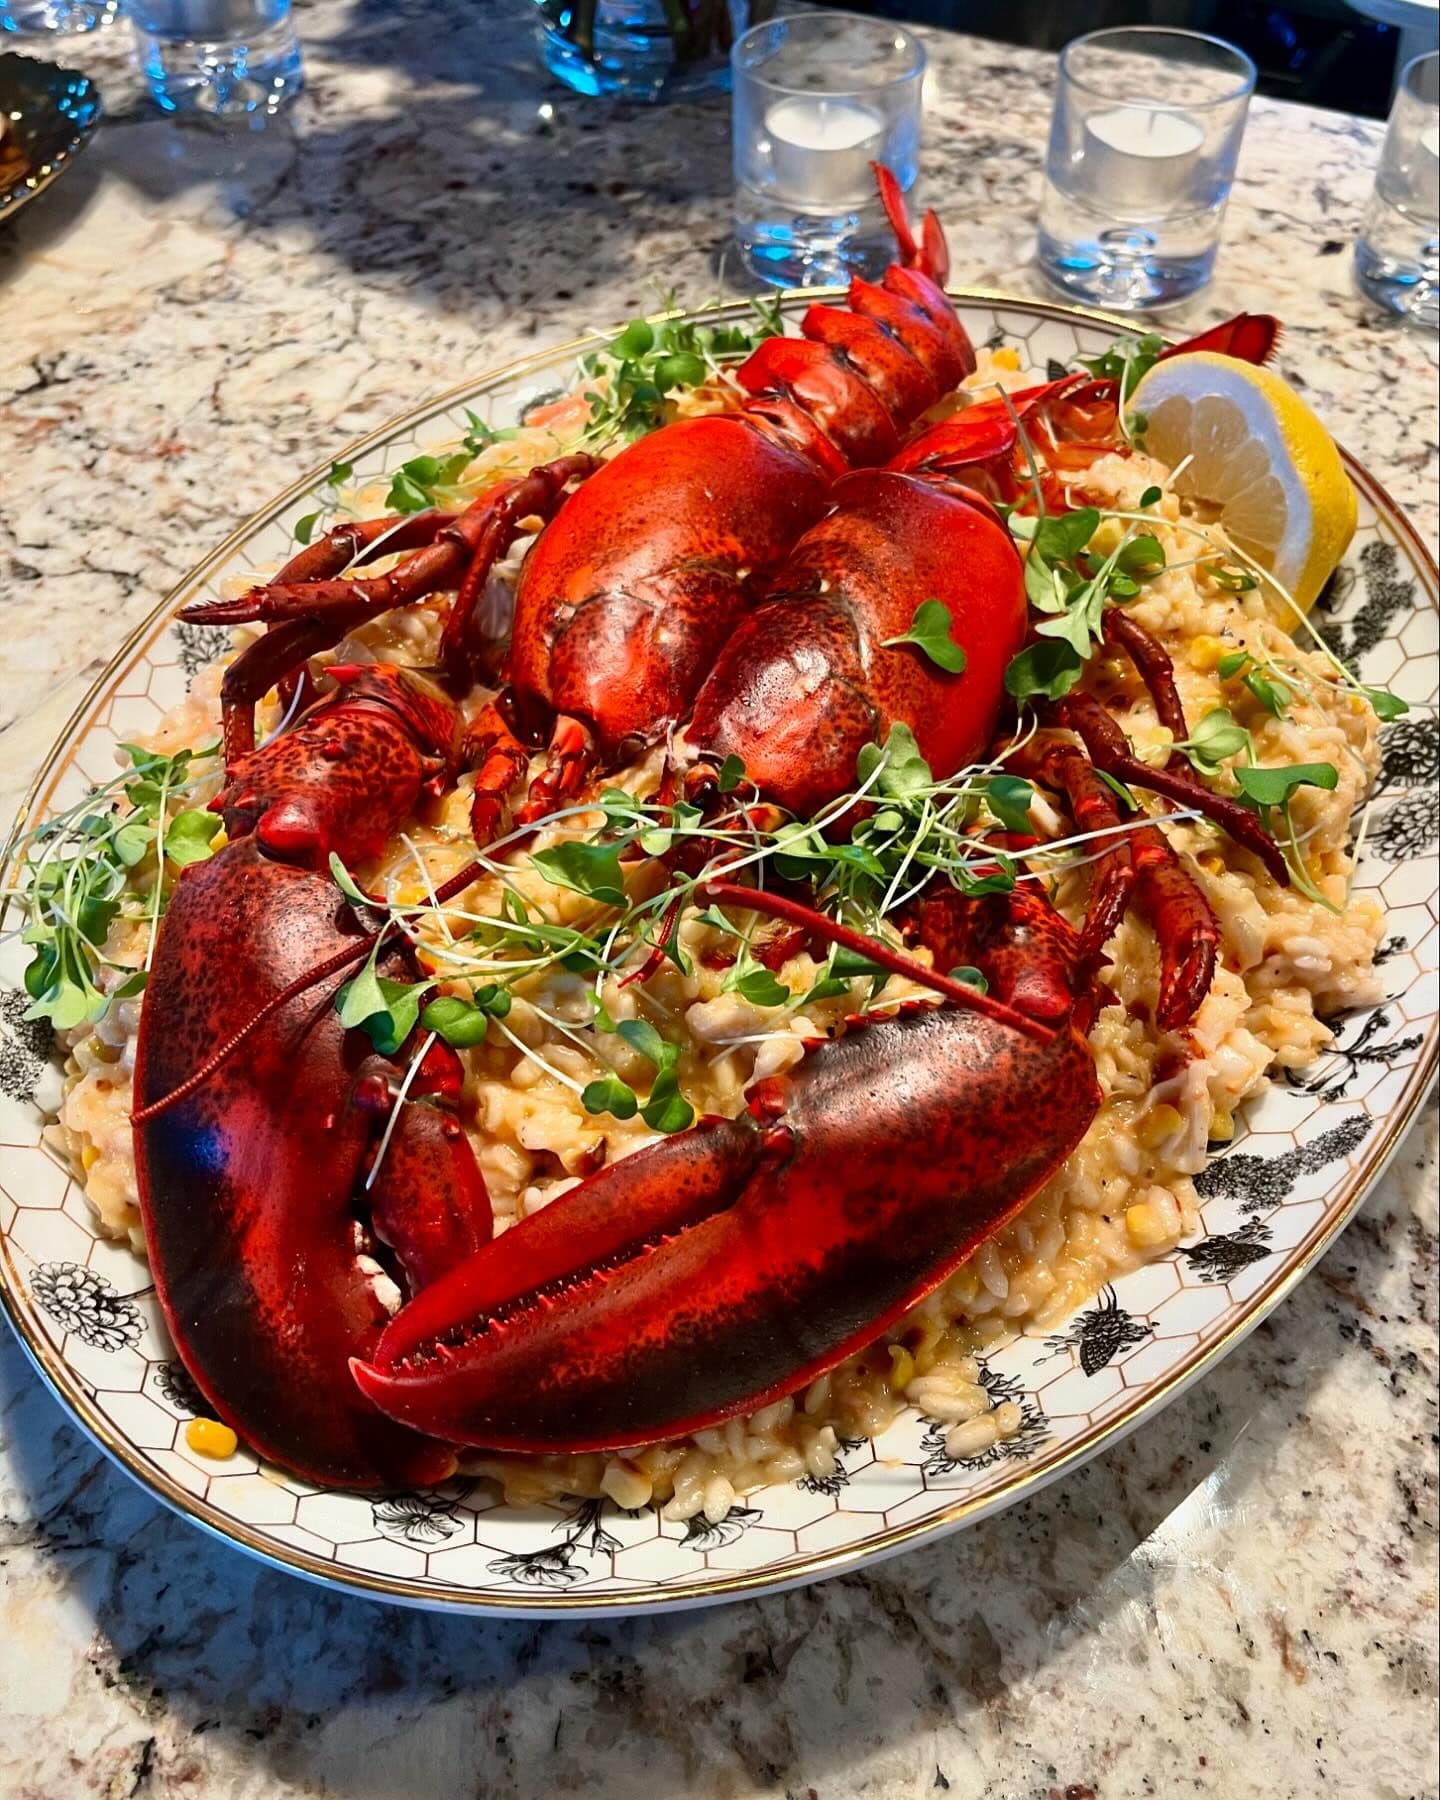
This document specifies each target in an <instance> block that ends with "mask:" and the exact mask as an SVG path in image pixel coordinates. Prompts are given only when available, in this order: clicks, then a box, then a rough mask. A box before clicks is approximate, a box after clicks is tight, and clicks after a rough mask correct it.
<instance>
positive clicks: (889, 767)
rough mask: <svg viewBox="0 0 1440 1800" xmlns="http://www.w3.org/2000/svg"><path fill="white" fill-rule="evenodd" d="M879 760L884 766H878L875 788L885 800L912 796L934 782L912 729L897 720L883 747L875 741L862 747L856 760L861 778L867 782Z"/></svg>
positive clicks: (878, 764) (903, 798)
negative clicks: (878, 772)
mask: <svg viewBox="0 0 1440 1800" xmlns="http://www.w3.org/2000/svg"><path fill="white" fill-rule="evenodd" d="M882 761H883V763H884V767H883V768H881V769H880V775H879V778H878V779H877V781H876V783H875V787H876V791H877V792H879V793H881V794H884V795H885V796H886V797H887V798H888V799H891V800H909V799H913V798H914V797H915V796H916V795H917V794H921V793H923V792H924V791H925V789H926V788H928V787H931V786H933V785H934V780H935V778H934V776H933V775H932V774H931V773H930V765H929V763H927V762H926V760H925V758H924V757H923V756H922V755H921V754H920V746H919V745H918V744H917V743H916V742H915V734H914V732H913V731H911V729H910V727H909V726H908V725H905V724H902V723H901V721H900V720H899V719H897V720H896V721H895V723H894V724H893V725H892V726H891V727H890V731H889V734H888V735H887V737H886V739H885V747H884V748H883V750H882V749H881V747H880V745H878V744H865V745H863V746H862V748H861V751H860V754H859V756H858V757H857V758H856V759H855V768H856V772H857V773H858V775H859V777H860V779H861V781H862V782H864V781H868V780H869V779H870V777H871V776H872V775H873V774H874V773H875V771H876V769H877V768H879V767H880V764H881V762H882Z"/></svg>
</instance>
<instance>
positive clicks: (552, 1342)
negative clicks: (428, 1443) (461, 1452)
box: [355, 1007, 1099, 1451]
mask: <svg viewBox="0 0 1440 1800" xmlns="http://www.w3.org/2000/svg"><path fill="white" fill-rule="evenodd" d="M750 1104H751V1111H750V1113H749V1114H746V1115H742V1116H741V1117H740V1118H739V1119H736V1120H708V1121H705V1122H703V1123H702V1125H701V1126H699V1127H697V1128H696V1129H695V1130H693V1131H692V1132H690V1133H689V1134H687V1136H686V1137H684V1138H681V1139H672V1140H668V1141H666V1142H664V1143H661V1144H658V1145H656V1146H654V1147H653V1148H652V1149H647V1150H641V1151H639V1152H637V1153H636V1154H635V1155H633V1156H629V1157H626V1158H625V1159H624V1160H623V1161H621V1162H619V1163H616V1164H613V1165H612V1166H611V1167H609V1168H607V1169H605V1170H602V1171H601V1173H600V1174H598V1175H596V1176H592V1177H591V1179H590V1180H589V1181H588V1182H586V1183H585V1184H584V1185H582V1186H581V1187H580V1188H578V1189H575V1190H574V1191H573V1192H572V1193H570V1194H567V1195H564V1196H563V1197H562V1198H561V1199H559V1200H557V1201H555V1202H553V1203H552V1205H550V1206H549V1207H547V1208H546V1209H545V1210H544V1211H543V1212H541V1213H539V1214H536V1215H535V1216H534V1217H533V1218H530V1219H527V1220H525V1221H524V1222H523V1223H522V1224H520V1225H518V1226H515V1227H513V1228H512V1229H511V1230H510V1231H508V1232H506V1233H505V1234H504V1236H503V1237H501V1238H500V1239H498V1240H497V1242H496V1243H495V1244H494V1245H493V1246H492V1247H491V1248H490V1249H489V1250H487V1251H484V1252H482V1253H481V1254H480V1255H479V1256H477V1257H475V1258H474V1259H472V1261H471V1262H470V1263H469V1264H466V1265H464V1266H463V1267H461V1268H459V1269H457V1270H455V1271H454V1272H453V1273H452V1274H451V1275H449V1276H448V1277H446V1278H445V1280H444V1281H442V1282H440V1283H437V1284H436V1285H435V1286H434V1287H432V1288H430V1289H428V1290H427V1291H426V1293H425V1294H423V1295H421V1296H420V1298H419V1300H418V1301H416V1302H413V1303H412V1305H411V1306H410V1307H407V1308H405V1309H404V1310H402V1312H401V1313H400V1314H399V1315H398V1316H397V1318H396V1320H395V1322H394V1323H393V1324H392V1325H391V1326H390V1327H389V1328H388V1329H387V1331H386V1333H385V1335H384V1337H383V1338H382V1339H381V1342H380V1346H379V1351H378V1355H377V1356H376V1357H375V1358H374V1359H373V1360H372V1361H370V1362H369V1363H362V1364H359V1365H357V1367H356V1371H355V1373H356V1379H357V1380H358V1381H359V1383H360V1385H361V1387H362V1388H363V1389H364V1390H365V1392H366V1393H367V1394H369V1395H370V1397H371V1398H372V1399H373V1400H374V1401H375V1402H376V1404H377V1405H378V1406H380V1407H382V1408H383V1409H384V1410H385V1411H386V1412H387V1413H389V1414H390V1415H391V1416H392V1417H393V1418H395V1419H397V1420H403V1421H405V1422H406V1423H407V1424H410V1425H412V1426H414V1427H416V1428H417V1429H419V1430H422V1431H434V1432H437V1433H440V1434H442V1435H444V1436H447V1437H454V1438H456V1439H458V1440H459V1441H461V1442H466V1443H473V1444H485V1445H489V1446H492V1447H495V1448H499V1449H512V1450H531V1451H555V1450H588V1449H601V1448H606V1449H613V1448H623V1447H625V1446H628V1445H635V1444H641V1443H649V1442H653V1441H655V1440H656V1439H657V1438H665V1437H670V1436H676V1435H680V1434H683V1433H686V1432H690V1431H695V1430H699V1429H701V1428H703V1427H705V1426H708V1425H712V1424H715V1423H717V1422H719V1421H720V1420H722V1419H725V1418H728V1417H731V1416H733V1415H734V1414H735V1413H737V1412H740V1411H744V1410H749V1409H752V1408H754V1407H758V1406H764V1405H767V1404H768V1403H769V1402H770V1401H772V1400H775V1399H778V1398H780V1397H781V1396H783V1395H785V1394H789V1393H793V1392H795V1391H796V1390H797V1389H798V1388H802V1387H804V1386H805V1385H807V1384H808V1383H809V1382H810V1381H812V1380H814V1379H815V1378H816V1377H817V1376H818V1375H820V1374H822V1373H824V1371H825V1370H827V1369H830V1368H833V1367H834V1366H835V1365H836V1364H837V1363H839V1362H841V1361H842V1360H843V1359H844V1358H845V1357H847V1356H849V1355H851V1354H853V1353H854V1352H855V1351H857V1350H859V1349H861V1348H863V1347H864V1346H865V1345H866V1344H867V1343H870V1342H871V1341H872V1340H873V1339H874V1338H875V1337H876V1336H877V1335H879V1334H880V1333H881V1332H882V1331H884V1330H885V1329H886V1328H887V1327H888V1326H889V1325H891V1324H892V1323H893V1322H894V1321H895V1320H896V1319H898V1318H899V1317H900V1316H901V1315H902V1314H903V1313H904V1312H906V1311H907V1310H908V1309H909V1308H910V1307H912V1306H913V1305H915V1304H916V1303H917V1302H918V1301H919V1300H920V1299H921V1298H923V1296H924V1295H925V1294H926V1293H928V1292H930V1291H931V1290H932V1289H933V1288H934V1287H936V1286H937V1285H938V1284H939V1283H940V1282H941V1281H943V1280H944V1279H945V1277H946V1276H947V1275H949V1274H950V1273H951V1272H952V1271H953V1270H954V1269H955V1268H956V1267H957V1266H958V1265H959V1264H960V1263H961V1262H962V1261H963V1260H964V1258H965V1257H966V1256H968V1255H969V1254H970V1253H971V1251H973V1250H974V1249H975V1248H976V1247H977V1246H978V1245H979V1244H980V1243H981V1242H983V1240H984V1239H985V1238H987V1237H988V1236H990V1235H991V1234H992V1233H993V1232H994V1231H996V1230H997V1229H998V1228H999V1227H1000V1226H1001V1225H1003V1224H1004V1223H1005V1221H1006V1220H1007V1219H1009V1218H1010V1217H1012V1216H1013V1215H1014V1214H1015V1213H1016V1212H1017V1211H1018V1210H1019V1209H1020V1208H1021V1207H1022V1206H1023V1205H1024V1204H1025V1202H1026V1201H1027V1200H1028V1199H1029V1198H1030V1196H1031V1195H1032V1194H1033V1193H1034V1192H1035V1190H1036V1189H1037V1188H1038V1187H1039V1186H1040V1185H1041V1184H1042V1182H1044V1181H1045V1180H1046V1179H1047V1177H1048V1176H1049V1175H1050V1174H1051V1173H1052V1172H1053V1171H1054V1170H1055V1168H1057V1167H1058V1166H1059V1164H1060V1162H1061V1161H1062V1160H1063V1159H1064V1157H1065V1156H1066V1155H1068V1153H1069V1152H1070V1150H1071V1149H1072V1148H1073V1147H1074V1145H1075V1144H1076V1143H1077V1142H1078V1141H1079V1139H1080V1138H1081V1136H1083V1134H1084V1132H1085V1130H1086V1129H1087V1127H1088V1126H1089V1124H1090V1121H1091V1119H1092V1118H1093V1117H1094V1114H1095V1111H1096V1109H1097V1107H1098V1105H1099V1091H1098V1087H1097V1084H1096V1080H1095V1071H1094V1063H1093V1060H1092V1058H1091V1055H1090V1051H1089V1048H1088V1046H1087V1045H1086V1043H1085V1040H1084V1037H1083V1035H1082V1034H1081V1033H1080V1032H1079V1031H1078V1030H1077V1029H1075V1028H1074V1027H1073V1026H1070V1025H1067V1026H1065V1027H1064V1028H1062V1029H1061V1030H1059V1031H1058V1032H1056V1033H1055V1034H1054V1035H1053V1036H1052V1037H1051V1038H1050V1039H1049V1041H1048V1042H1044V1043H1037V1042H1035V1041H1034V1040H1033V1039H1031V1038H1029V1037H1026V1036H1022V1035H1021V1034H1020V1033H1018V1032H1016V1031H1015V1030H1013V1029H1012V1028H1009V1027H1007V1026H1005V1025H1001V1024H997V1023H996V1022H995V1021H994V1020H993V1019H990V1018H987V1017H985V1016H984V1015H982V1014H979V1013H975V1012H969V1011H966V1010H964V1009H959V1008H951V1007H932V1008H925V1009H923V1010H918V1011H913V1012H907V1013H903V1014H901V1015H898V1016H894V1017H890V1018H886V1019H882V1020H878V1021H874V1022H869V1023H865V1024H863V1025H862V1024H859V1023H856V1022H852V1025H851V1028H850V1029H849V1030H848V1031H847V1033H846V1035H845V1036H844V1037H843V1038H841V1039H840V1040H838V1041H837V1042H834V1043H826V1044H822V1045H821V1046H819V1047H818V1048H814V1049H812V1051H811V1053H810V1054H809V1055H808V1056H807V1058H806V1060H805V1061H804V1062H803V1063H802V1064H801V1065H800V1066H799V1067H798V1068H797V1069H796V1070H794V1071H793V1072H792V1073H790V1074H789V1075H787V1076H783V1077H772V1078H770V1079H768V1080H767V1081H764V1082H762V1083H760V1084H759V1085H758V1086H757V1087H756V1088H754V1089H752V1091H751V1102H750ZM901 1171H903V1174H902V1173H900V1172H901Z"/></svg>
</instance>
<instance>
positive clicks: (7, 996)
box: [0, 988, 55, 1100]
mask: <svg viewBox="0 0 1440 1800" xmlns="http://www.w3.org/2000/svg"><path fill="white" fill-rule="evenodd" d="M29 1006H30V996H29V995H28V994H27V993H24V992H22V991H18V990H16V989H13V988H7V989H6V990H5V991H4V992H0V1094H8V1095H9V1097H10V1098H11V1099H12V1100H33V1099H34V1098H35V1088H36V1086H37V1084H38V1083H39V1080H40V1077H41V1076H42V1075H43V1074H44V1073H45V1065H46V1064H47V1063H48V1062H49V1060H50V1058H51V1056H52V1055H53V1054H54V1051H55V1034H54V1033H53V1032H52V1031H51V1029H50V1023H49V1021H48V1020H47V1019H27V1018H26V1017H25V1014H26V1012H27V1011H28V1010H29Z"/></svg>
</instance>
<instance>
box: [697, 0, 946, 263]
mask: <svg viewBox="0 0 1440 1800" xmlns="http://www.w3.org/2000/svg"><path fill="white" fill-rule="evenodd" d="M730 61H731V69H732V72H733V81H734V93H735V98H734V132H735V145H734V149H735V241H736V243H737V245H738V246H739V249H740V253H741V255H742V256H743V257H744V259H745V262H746V264H747V266H748V267H749V268H750V270H751V271H752V273H754V274H756V275H758V276H759V277H760V278H761V280H763V281H770V282H774V283H775V284H776V285H777V286H779V287H804V286H811V285H821V284H826V283H842V282H846V281H848V280H849V279H850V277H851V276H852V275H855V274H861V275H871V274H875V273H877V272H878V271H879V270H880V269H883V268H884V266H885V264H886V263H887V262H889V261H890V259H891V256H892V254H893V252H894V238H893V236H892V234H891V232H890V230H889V227H888V226H887V224H886V222H885V214H884V211H883V209H882V208H881V206H880V202H879V199H878V198H877V195H876V190H875V177H874V175H873V174H872V173H871V169H870V164H871V163H872V162H883V163H885V164H887V165H888V167H889V168H891V169H892V170H893V171H894V173H895V178H896V180H897V181H898V182H899V183H900V186H901V187H902V188H904V189H907V190H908V189H909V188H910V187H912V186H913V185H914V181H915V176H916V173H917V172H918V166H919V155H920V113H921V99H920V88H921V82H922V79H923V77H924V74H925V51H924V49H923V48H922V47H921V45H920V43H919V41H918V39H916V38H914V37H912V36H911V34H910V33H909V32H908V31H905V30H903V29H902V28H901V27H900V26H898V25H892V24H889V23H887V22H886V21H885V20H882V19H862V18H857V17H855V16H854V15H853V14H851V13H839V12H815V13H805V14H798V15H796V16H794V17H786V18H779V19H770V20H768V21H767V22H766V23H764V24H763V25H754V26H752V27H751V28H750V30H749V31H747V32H746V33H745V35H744V36H743V37H741V38H739V39H737V40H736V43H735V48H734V50H733V51H732V52H731V58H730Z"/></svg>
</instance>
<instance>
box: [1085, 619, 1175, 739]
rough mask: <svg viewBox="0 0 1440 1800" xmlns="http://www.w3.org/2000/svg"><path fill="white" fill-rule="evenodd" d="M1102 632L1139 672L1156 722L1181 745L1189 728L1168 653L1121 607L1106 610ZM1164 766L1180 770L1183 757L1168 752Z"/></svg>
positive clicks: (1173, 667) (1173, 666)
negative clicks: (1168, 757)
mask: <svg viewBox="0 0 1440 1800" xmlns="http://www.w3.org/2000/svg"><path fill="white" fill-rule="evenodd" d="M1104 628H1105V638H1106V641H1107V642H1109V641H1110V640H1112V639H1113V640H1114V642H1115V643H1117V644H1119V645H1120V646H1121V648H1122V649H1123V650H1124V651H1125V653H1126V655H1127V656H1128V657H1129V658H1130V660H1131V662H1132V663H1134V665H1135V667H1136V669H1137V670H1139V673H1140V679H1141V680H1142V681H1143V682H1144V683H1145V686H1146V689H1147V690H1148V692H1149V694H1150V698H1151V700H1152V701H1153V702H1154V703H1155V716H1156V718H1158V719H1159V721H1160V723H1161V724H1162V725H1163V726H1164V727H1165V729H1166V730H1167V731H1168V732H1169V733H1170V735H1171V737H1172V738H1173V739H1174V740H1175V742H1176V743H1177V744H1179V743H1183V742H1184V741H1185V739H1186V738H1188V737H1189V735H1190V727H1189V726H1188V725H1187V724H1186V722H1185V708H1184V707H1183V706H1182V705H1181V704H1180V694H1179V690H1178V689H1177V688H1176V686H1175V665H1174V664H1173V663H1172V662H1171V660H1170V655H1169V652H1168V651H1167V650H1166V649H1165V647H1164V645H1163V644H1161V642H1160V640H1159V639H1158V638H1156V637H1155V636H1153V635H1152V634H1151V633H1150V632H1148V631H1147V630H1146V629H1145V627H1144V626H1143V625H1142V624H1141V623H1140V621H1139V620H1138V619H1135V618H1132V617H1131V616H1130V614H1129V613H1127V612H1126V611H1125V610H1124V609H1123V608H1122V607H1118V606H1110V607H1107V608H1106V610H1105V616H1104ZM1166 766H1167V767H1168V768H1171V769H1183V768H1184V767H1185V757H1184V754H1183V753H1182V752H1181V751H1179V750H1172V751H1171V752H1170V760H1169V762H1168V764H1167V765H1166Z"/></svg>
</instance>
